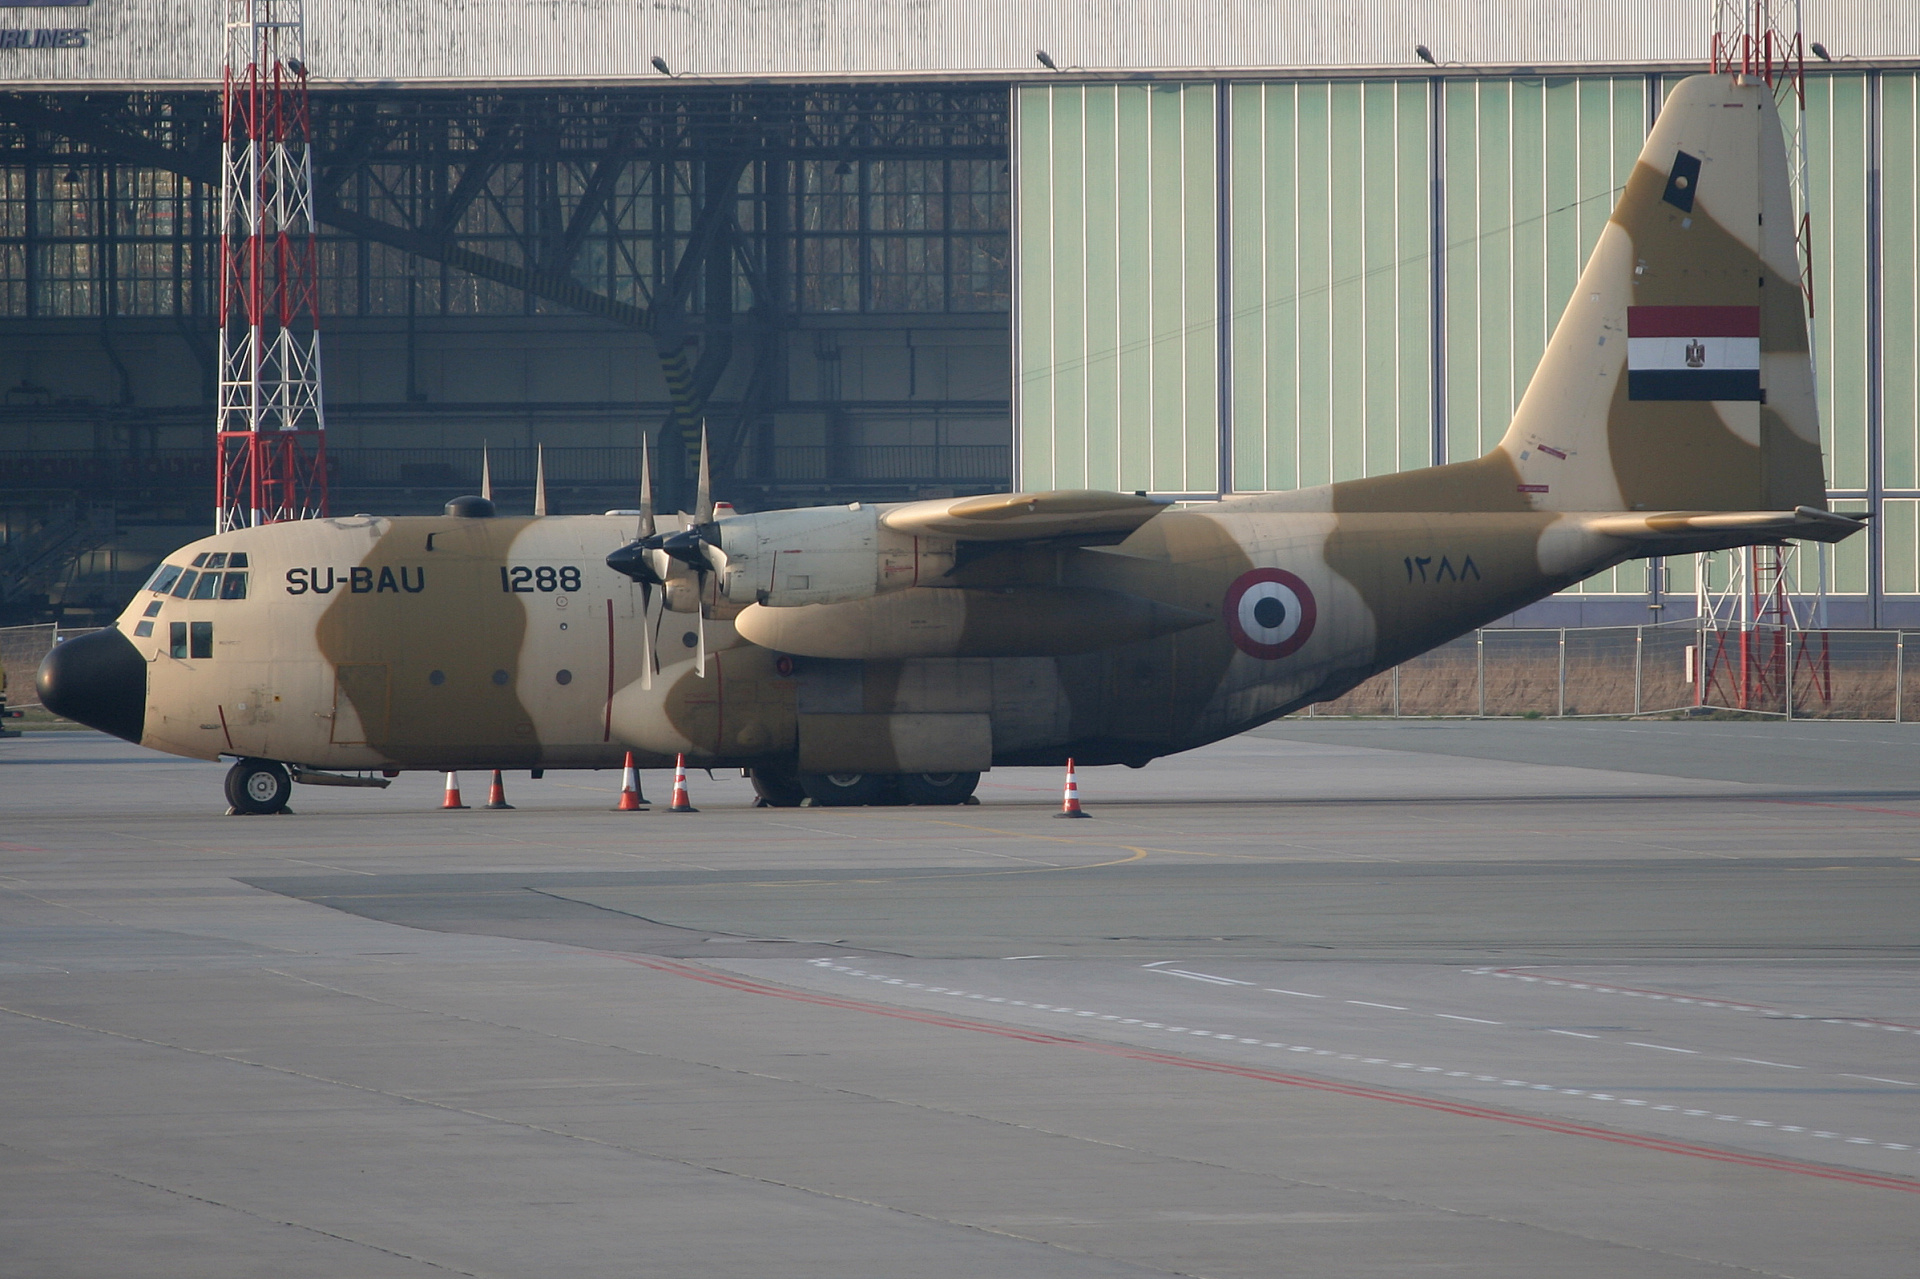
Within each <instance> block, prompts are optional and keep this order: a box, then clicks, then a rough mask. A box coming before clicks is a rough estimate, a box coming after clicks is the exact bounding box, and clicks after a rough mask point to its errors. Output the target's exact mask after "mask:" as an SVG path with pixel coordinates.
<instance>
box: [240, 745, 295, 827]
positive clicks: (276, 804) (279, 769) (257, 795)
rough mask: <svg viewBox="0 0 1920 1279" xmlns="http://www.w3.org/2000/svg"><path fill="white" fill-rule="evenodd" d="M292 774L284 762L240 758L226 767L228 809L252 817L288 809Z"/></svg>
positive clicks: (291, 789) (291, 790)
mask: <svg viewBox="0 0 1920 1279" xmlns="http://www.w3.org/2000/svg"><path fill="white" fill-rule="evenodd" d="M292 793H293V777H292V775H291V774H289V773H288V772H287V769H286V766H285V765H284V764H279V763H276V762H274V761H273V760H270V759H243V760H241V761H240V762H239V763H237V764H235V765H234V766H233V767H232V768H230V769H228V770H227V804H228V805H229V808H228V810H227V811H228V813H229V814H230V815H233V816H241V817H254V816H260V815H262V814H266V813H284V812H286V811H287V797H288V796H289V795H291V794H292Z"/></svg>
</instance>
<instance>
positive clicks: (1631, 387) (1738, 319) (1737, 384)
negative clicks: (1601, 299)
mask: <svg viewBox="0 0 1920 1279" xmlns="http://www.w3.org/2000/svg"><path fill="white" fill-rule="evenodd" d="M1627 398H1628V399H1629V400H1758V399H1760V398H1761V395H1760V308H1759V307H1757V306H1630V307H1628V308H1627Z"/></svg>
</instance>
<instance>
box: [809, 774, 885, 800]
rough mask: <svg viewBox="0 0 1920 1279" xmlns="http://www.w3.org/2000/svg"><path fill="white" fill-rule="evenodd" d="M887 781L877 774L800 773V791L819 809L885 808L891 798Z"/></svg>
mask: <svg viewBox="0 0 1920 1279" xmlns="http://www.w3.org/2000/svg"><path fill="white" fill-rule="evenodd" d="M887 782H888V779H887V778H886V777H883V776H881V775H880V774H879V773H802V774H800V789H801V790H803V791H805V792H806V795H807V798H808V799H810V800H812V801H813V802H814V803H815V804H816V805H818V806H819V807H821V808H853V807H856V806H858V805H861V804H884V803H886V802H887V800H888V799H889V798H890V796H889V795H888V791H889V790H891V789H892V788H891V787H889V786H888V785H887Z"/></svg>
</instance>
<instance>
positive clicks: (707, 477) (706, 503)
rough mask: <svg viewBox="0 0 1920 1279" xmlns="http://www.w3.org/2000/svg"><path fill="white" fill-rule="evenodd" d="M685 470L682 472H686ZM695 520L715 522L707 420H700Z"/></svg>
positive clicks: (696, 522)
mask: <svg viewBox="0 0 1920 1279" xmlns="http://www.w3.org/2000/svg"><path fill="white" fill-rule="evenodd" d="M684 473H685V472H682V474H684ZM693 522H694V523H695V524H711V523H713V475H712V472H711V471H709V470H708V468H707V422H706V419H705V418H702V419H701V420H700V487H699V488H698V489H696V490H695V491H694V498H693Z"/></svg>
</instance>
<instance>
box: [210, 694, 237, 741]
mask: <svg viewBox="0 0 1920 1279" xmlns="http://www.w3.org/2000/svg"><path fill="white" fill-rule="evenodd" d="M213 709H215V710H217V711H219V712H220V735H221V736H222V737H224V738H226V739H227V749H228V750H232V749H233V734H232V733H229V732H228V731H227V708H226V707H224V706H221V705H219V704H218V703H215V705H214V708H213Z"/></svg>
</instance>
